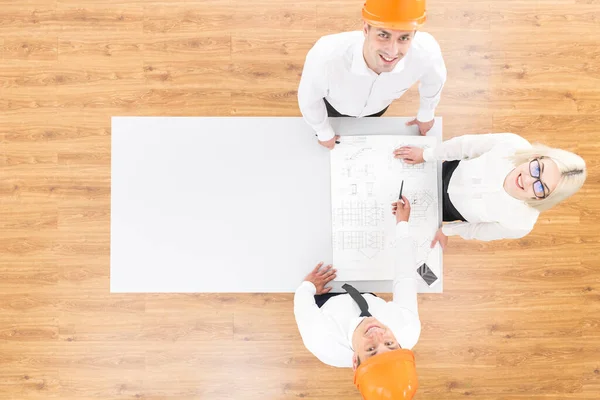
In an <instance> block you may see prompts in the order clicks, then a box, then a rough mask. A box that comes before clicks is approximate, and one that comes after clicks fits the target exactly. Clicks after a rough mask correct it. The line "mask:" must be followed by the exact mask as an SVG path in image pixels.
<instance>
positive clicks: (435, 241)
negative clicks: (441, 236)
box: [431, 235, 438, 249]
mask: <svg viewBox="0 0 600 400" xmlns="http://www.w3.org/2000/svg"><path fill="white" fill-rule="evenodd" d="M437 242H438V237H437V235H436V236H435V237H434V238H433V240H432V241H431V248H432V249H433V248H434V247H435V244H436V243H437Z"/></svg>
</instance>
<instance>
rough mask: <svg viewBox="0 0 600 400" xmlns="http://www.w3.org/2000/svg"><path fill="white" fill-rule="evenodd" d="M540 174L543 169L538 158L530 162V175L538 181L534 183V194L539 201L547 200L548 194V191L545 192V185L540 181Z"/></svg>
mask: <svg viewBox="0 0 600 400" xmlns="http://www.w3.org/2000/svg"><path fill="white" fill-rule="evenodd" d="M540 172H541V169H540V162H539V160H538V159H537V158H536V159H533V160H531V161H529V174H530V175H531V177H532V178H536V179H537V181H535V182H533V193H534V194H535V197H537V198H538V199H545V198H546V196H547V194H546V190H544V184H543V183H542V181H541V180H540Z"/></svg>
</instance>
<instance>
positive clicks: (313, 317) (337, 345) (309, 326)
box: [294, 281, 352, 367]
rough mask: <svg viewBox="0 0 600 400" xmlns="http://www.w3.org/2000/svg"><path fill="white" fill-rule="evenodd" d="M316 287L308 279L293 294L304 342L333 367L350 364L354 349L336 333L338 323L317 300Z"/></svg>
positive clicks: (295, 312)
mask: <svg viewBox="0 0 600 400" xmlns="http://www.w3.org/2000/svg"><path fill="white" fill-rule="evenodd" d="M316 291H317V290H316V287H315V285H314V284H312V283H311V282H308V281H304V282H302V284H301V285H300V286H299V287H298V289H296V293H295V294H294V316H295V317H296V324H297V325H298V330H299V331H300V336H301V337H302V341H303V343H304V346H306V348H307V349H308V351H310V352H311V353H312V354H313V355H314V356H315V357H317V358H318V359H319V360H320V361H321V362H323V363H325V364H328V365H331V366H334V367H351V366H352V350H350V349H349V348H348V347H347V346H346V345H344V343H343V340H344V339H345V338H344V337H341V336H340V337H337V336H336V335H335V334H334V333H335V332H336V330H337V327H336V326H335V323H334V322H333V321H332V320H331V319H330V318H329V317H328V316H326V315H325V314H323V313H322V312H321V309H320V308H319V307H318V306H317V304H316V303H315V298H314V295H315V294H316Z"/></svg>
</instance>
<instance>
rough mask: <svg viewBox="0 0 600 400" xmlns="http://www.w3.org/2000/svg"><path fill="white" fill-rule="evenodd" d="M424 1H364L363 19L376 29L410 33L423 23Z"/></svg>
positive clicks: (424, 17)
mask: <svg viewBox="0 0 600 400" xmlns="http://www.w3.org/2000/svg"><path fill="white" fill-rule="evenodd" d="M425 14H426V12H425V0H365V5H364V6H363V9H362V16H363V19H364V20H365V21H366V22H367V23H368V24H369V25H371V26H375V27H378V28H388V29H395V30H399V31H412V30H415V29H418V28H419V27H420V26H421V25H423V24H424V23H425V20H426V19H427V18H426V16H425Z"/></svg>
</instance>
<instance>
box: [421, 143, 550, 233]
mask: <svg viewBox="0 0 600 400" xmlns="http://www.w3.org/2000/svg"><path fill="white" fill-rule="evenodd" d="M528 148H531V144H530V143H529V142H528V141H527V140H525V139H523V138H522V137H521V136H518V135H515V134H513V133H489V134H481V135H463V136H458V137H455V138H452V139H450V140H446V141H444V142H442V143H441V144H440V145H439V146H437V147H435V148H429V149H426V150H425V151H424V152H423V158H424V159H425V161H433V160H446V161H451V160H461V162H460V164H458V167H457V168H456V170H454V173H453V174H452V178H451V179H450V183H449V184H448V196H449V197H450V201H451V202H452V204H453V205H454V207H455V208H456V209H457V210H458V212H459V213H461V215H462V216H463V217H465V219H466V220H467V221H468V222H452V223H449V224H444V226H443V227H442V231H443V232H444V234H445V235H447V236H452V235H459V236H461V237H462V238H464V239H478V240H482V241H490V240H496V239H516V238H521V237H523V236H526V235H527V234H528V233H529V232H531V230H532V229H533V227H534V225H535V223H536V221H537V218H538V216H539V211H537V210H536V209H535V208H532V207H530V206H529V205H527V203H525V202H524V201H522V200H517V199H515V198H514V197H512V196H510V195H509V194H508V193H506V191H505V190H504V180H505V178H506V175H508V173H509V172H510V171H512V170H513V169H514V168H515V165H514V163H513V162H512V161H511V160H510V159H509V157H511V156H513V155H514V154H515V152H516V151H517V150H520V149H528Z"/></svg>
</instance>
